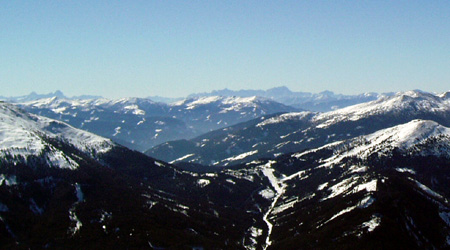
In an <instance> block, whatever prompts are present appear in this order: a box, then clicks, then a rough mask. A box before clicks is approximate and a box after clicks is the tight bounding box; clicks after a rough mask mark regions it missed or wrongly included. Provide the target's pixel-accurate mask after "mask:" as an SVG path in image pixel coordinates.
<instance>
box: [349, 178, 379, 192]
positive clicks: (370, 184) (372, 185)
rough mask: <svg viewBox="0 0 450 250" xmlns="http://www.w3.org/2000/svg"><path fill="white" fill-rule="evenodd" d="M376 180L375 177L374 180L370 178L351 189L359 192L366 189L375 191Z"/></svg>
mask: <svg viewBox="0 0 450 250" xmlns="http://www.w3.org/2000/svg"><path fill="white" fill-rule="evenodd" d="M377 182H378V180H376V179H375V180H371V181H369V182H366V183H362V184H359V185H358V186H356V187H355V188H354V189H353V191H354V192H355V193H356V192H359V191H361V190H366V191H367V192H375V191H377Z"/></svg>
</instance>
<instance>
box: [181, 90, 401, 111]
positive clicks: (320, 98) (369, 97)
mask: <svg viewBox="0 0 450 250" xmlns="http://www.w3.org/2000/svg"><path fill="white" fill-rule="evenodd" d="M391 95H394V93H383V94H378V93H363V94H358V95H343V94H335V93H333V92H332V91H323V92H320V93H310V92H294V91H291V90H290V89H289V88H287V87H285V86H282V87H276V88H271V89H268V90H250V89H248V90H229V89H223V90H214V91H211V92H209V93H206V92H205V93H197V94H191V95H190V96H191V97H198V96H240V97H250V96H261V97H265V98H268V99H271V100H274V101H276V102H279V103H283V104H285V105H289V106H292V107H296V108H300V109H305V110H310V111H318V112H326V111H330V110H335V109H339V108H344V107H347V106H350V105H354V104H358V103H363V102H368V101H373V100H376V99H378V98H379V97H381V96H391Z"/></svg>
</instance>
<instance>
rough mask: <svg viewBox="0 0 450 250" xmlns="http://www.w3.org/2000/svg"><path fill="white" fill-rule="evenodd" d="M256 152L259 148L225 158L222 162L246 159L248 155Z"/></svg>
mask: <svg viewBox="0 0 450 250" xmlns="http://www.w3.org/2000/svg"><path fill="white" fill-rule="evenodd" d="M256 153H258V150H254V151H250V152H245V153H242V154H240V155H236V156H233V157H229V158H226V159H225V160H222V162H227V161H228V162H229V161H238V160H242V159H245V158H247V157H249V156H251V155H254V154H256Z"/></svg>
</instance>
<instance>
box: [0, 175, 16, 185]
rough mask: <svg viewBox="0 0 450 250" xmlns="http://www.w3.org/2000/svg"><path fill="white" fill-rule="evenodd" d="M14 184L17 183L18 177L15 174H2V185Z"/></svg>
mask: <svg viewBox="0 0 450 250" xmlns="http://www.w3.org/2000/svg"><path fill="white" fill-rule="evenodd" d="M2 185H6V186H13V185H17V179H16V176H15V175H9V176H5V175H4V174H0V186H2Z"/></svg>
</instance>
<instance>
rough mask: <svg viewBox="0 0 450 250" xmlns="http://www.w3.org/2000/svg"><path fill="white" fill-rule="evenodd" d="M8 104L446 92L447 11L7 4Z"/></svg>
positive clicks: (0, 24)
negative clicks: (243, 92) (279, 89)
mask: <svg viewBox="0 0 450 250" xmlns="http://www.w3.org/2000/svg"><path fill="white" fill-rule="evenodd" d="M0 85H1V90H0V95H2V96H13V95H24V94H28V93H29V92H31V91H37V92H38V93H48V92H53V91H55V90H58V89H60V90H62V91H63V92H64V93H65V94H66V95H69V96H72V95H81V94H95V95H103V96H105V97H111V98H117V97H128V96H138V97H145V96H152V95H161V96H169V97H178V96H185V95H187V94H190V93H193V92H203V91H211V90H214V89H223V88H229V89H235V90H238V89H268V88H271V87H275V86H281V85H285V86H287V87H289V88H290V89H291V90H294V91H308V92H320V91H323V90H331V91H334V92H337V93H344V94H355V93H361V92H369V91H374V92H387V91H401V90H410V89H422V90H426V91H431V92H442V91H446V90H450V1H447V0H446V1H434V0H433V1H428V0H424V1H413V0H411V1H410V0H408V1H382V0H380V1H378V0H376V1H375V0H374V1H264V0H259V1H245V0H239V1H233V0H231V1H211V0H210V1H162V0H161V1H159V0H158V1H156V0H155V1H152V0H149V1H124V0H122V1H100V0H99V1H52V0H48V1H2V3H1V4H0Z"/></svg>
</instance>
